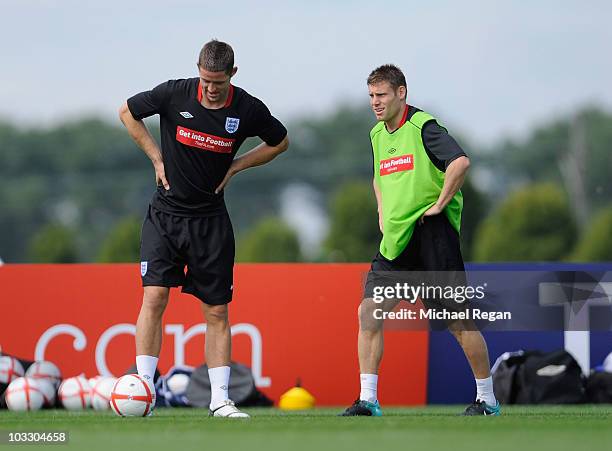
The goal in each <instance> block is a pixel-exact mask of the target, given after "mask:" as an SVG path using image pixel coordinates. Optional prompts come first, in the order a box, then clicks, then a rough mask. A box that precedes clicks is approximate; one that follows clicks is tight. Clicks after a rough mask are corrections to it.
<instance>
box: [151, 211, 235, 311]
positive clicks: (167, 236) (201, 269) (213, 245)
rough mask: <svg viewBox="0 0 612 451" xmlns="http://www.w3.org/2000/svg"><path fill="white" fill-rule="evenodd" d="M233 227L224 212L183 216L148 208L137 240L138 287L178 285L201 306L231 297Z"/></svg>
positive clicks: (218, 302) (224, 302)
mask: <svg viewBox="0 0 612 451" xmlns="http://www.w3.org/2000/svg"><path fill="white" fill-rule="evenodd" d="M234 255H235V244H234V231H233V229H232V223H231V221H230V218H229V215H228V214H227V212H225V213H224V214H221V215H216V216H206V217H185V216H176V215H173V214H169V213H165V212H163V211H160V210H157V209H156V208H154V207H152V206H149V210H148V212H147V215H146V217H145V220H144V224H143V225H142V238H141V240H140V274H141V276H142V286H143V287H146V286H161V287H178V286H182V287H183V288H182V291H183V292H184V293H189V294H192V295H194V296H195V297H197V298H198V299H200V300H201V301H202V302H204V303H205V304H210V305H221V304H227V303H229V302H230V301H231V300H232V291H233V270H234Z"/></svg>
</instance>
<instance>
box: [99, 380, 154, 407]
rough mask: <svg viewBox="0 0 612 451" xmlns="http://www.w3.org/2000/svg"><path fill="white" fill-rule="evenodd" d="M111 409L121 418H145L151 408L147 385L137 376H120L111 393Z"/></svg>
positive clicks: (150, 395)
mask: <svg viewBox="0 0 612 451" xmlns="http://www.w3.org/2000/svg"><path fill="white" fill-rule="evenodd" d="M110 405H111V408H112V409H113V412H115V413H116V414H117V415H119V416H122V417H145V416H147V415H148V413H149V412H150V411H151V409H152V408H153V407H155V406H153V395H152V393H151V388H150V387H149V384H148V383H147V382H146V381H145V380H144V379H143V378H141V377H140V376H139V375H138V374H127V375H125V376H121V377H120V378H119V379H117V382H115V386H114V387H113V389H112V392H111V401H110Z"/></svg>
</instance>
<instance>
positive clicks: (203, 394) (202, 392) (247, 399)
mask: <svg viewBox="0 0 612 451" xmlns="http://www.w3.org/2000/svg"><path fill="white" fill-rule="evenodd" d="M230 368H231V371H230V382H229V398H230V399H231V400H232V401H234V402H235V403H236V406H238V407H270V406H272V405H273V404H274V402H273V401H272V400H271V399H270V398H268V397H267V396H266V395H264V394H263V393H262V392H260V391H259V390H257V387H255V380H254V379H253V374H252V373H251V369H250V368H248V367H247V366H244V365H242V364H240V363H236V362H231V363H230ZM186 394H187V399H188V400H189V403H190V404H191V405H192V406H194V407H206V408H208V406H209V404H210V379H209V377H208V366H207V365H201V366H199V367H197V368H196V369H195V370H194V371H193V373H192V374H191V379H189V385H188V386H187V393H186Z"/></svg>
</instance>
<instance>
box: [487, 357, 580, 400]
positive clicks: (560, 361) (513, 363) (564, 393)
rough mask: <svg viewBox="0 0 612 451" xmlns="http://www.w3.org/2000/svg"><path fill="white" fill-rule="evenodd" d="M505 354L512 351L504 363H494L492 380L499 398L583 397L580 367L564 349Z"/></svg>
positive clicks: (547, 398)
mask: <svg viewBox="0 0 612 451" xmlns="http://www.w3.org/2000/svg"><path fill="white" fill-rule="evenodd" d="M508 354H511V355H510V357H509V358H508V359H506V361H505V363H504V362H501V363H500V364H498V365H496V366H494V369H495V372H494V373H493V384H494V389H495V396H496V397H497V395H498V392H499V395H500V396H499V398H498V399H499V400H500V402H502V403H506V404H578V403H583V402H585V401H586V396H585V390H584V376H583V374H582V370H581V368H580V365H578V362H576V359H574V357H572V355H571V354H569V353H568V352H567V351H565V350H558V351H553V352H549V353H543V352H541V351H524V352H520V353H508ZM496 363H497V362H496ZM497 384H499V388H497V387H496V385H497Z"/></svg>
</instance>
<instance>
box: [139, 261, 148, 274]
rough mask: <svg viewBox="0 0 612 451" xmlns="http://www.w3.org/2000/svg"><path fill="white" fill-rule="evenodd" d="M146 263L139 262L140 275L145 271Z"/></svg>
mask: <svg viewBox="0 0 612 451" xmlns="http://www.w3.org/2000/svg"><path fill="white" fill-rule="evenodd" d="M147 268H148V264H147V262H140V275H141V276H142V277H144V276H145V274H146V273H147Z"/></svg>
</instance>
